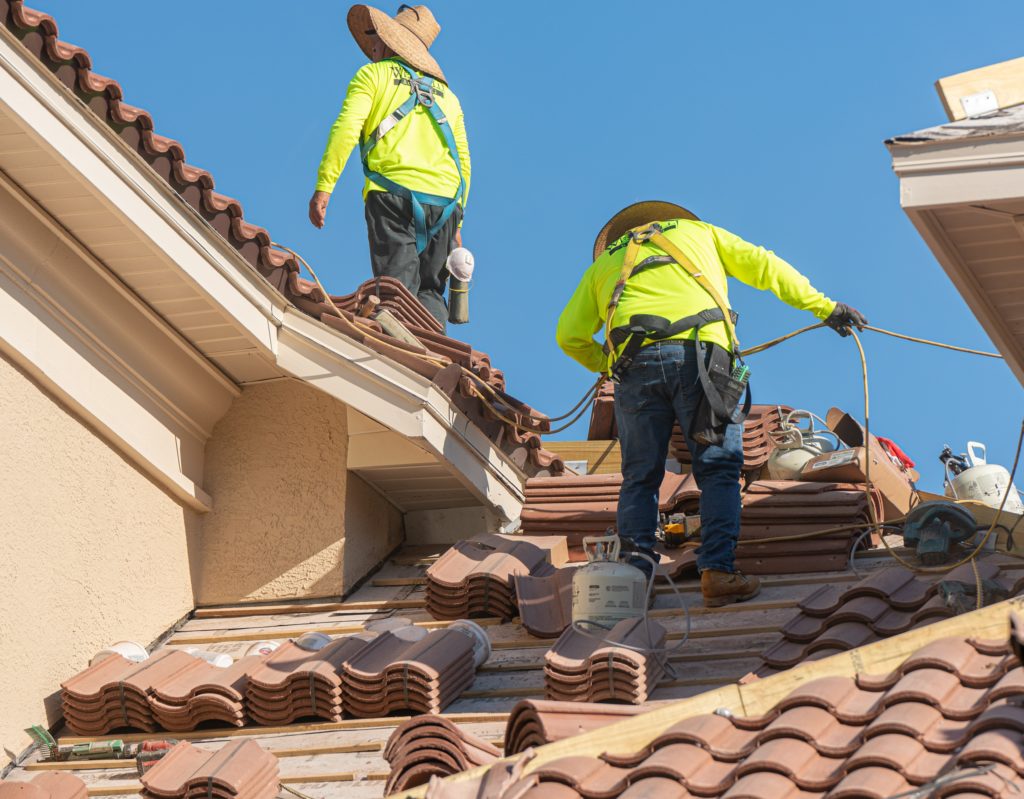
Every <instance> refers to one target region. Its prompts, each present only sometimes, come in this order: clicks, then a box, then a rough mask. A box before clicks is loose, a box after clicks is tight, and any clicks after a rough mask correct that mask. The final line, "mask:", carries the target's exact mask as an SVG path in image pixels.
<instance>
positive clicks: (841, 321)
mask: <svg viewBox="0 0 1024 799" xmlns="http://www.w3.org/2000/svg"><path fill="white" fill-rule="evenodd" d="M867 323H868V320H867V319H865V318H864V314H862V313H861V312H860V311H858V310H857V309H856V308H851V307H850V306H849V305H846V304H845V303H842V302H837V303H836V308H835V310H834V311H832V314H831V316H829V318H828V319H826V320H825V324H826V325H828V326H829V327H831V328H832V329H833V330H835V331H836V332H837V333H838V334H839V335H840V336H843V337H844V338H845V337H846V336H848V335H850V328H851V327H855V328H857V329H858V330H863V329H864V325H866V324H867Z"/></svg>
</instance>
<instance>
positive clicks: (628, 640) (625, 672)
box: [544, 619, 666, 704]
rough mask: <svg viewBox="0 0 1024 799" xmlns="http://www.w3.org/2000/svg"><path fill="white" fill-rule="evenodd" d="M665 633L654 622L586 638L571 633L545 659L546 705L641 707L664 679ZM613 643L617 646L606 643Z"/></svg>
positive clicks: (635, 622)
mask: <svg viewBox="0 0 1024 799" xmlns="http://www.w3.org/2000/svg"><path fill="white" fill-rule="evenodd" d="M665 638H666V632H665V628H664V627H662V626H661V625H660V624H658V623H657V622H656V621H654V620H648V621H647V622H646V623H645V622H644V620H643V619H624V620H623V621H620V622H619V623H618V624H616V625H615V626H614V627H613V628H612V629H611V630H608V631H605V630H602V631H600V632H595V633H587V632H583V631H582V630H579V629H576V628H574V627H569V628H567V629H566V630H565V632H564V633H562V635H561V637H559V639H558V640H557V641H556V642H555V644H554V646H552V647H551V649H549V650H548V652H547V654H545V656H544V685H545V692H546V695H547V698H548V699H557V700H569V701H578V702H607V701H618V702H631V703H633V704H642V703H643V702H645V701H647V698H648V696H649V695H650V692H651V691H652V690H653V689H654V687H655V685H656V684H657V682H658V680H659V679H660V678H661V676H662V674H663V671H664V666H663V663H662V661H661V659H660V658H658V657H657V656H655V655H648V654H645V653H644V652H642V651H639V650H640V649H642V648H647V649H660V648H662V647H664V645H665ZM607 642H613V643H607Z"/></svg>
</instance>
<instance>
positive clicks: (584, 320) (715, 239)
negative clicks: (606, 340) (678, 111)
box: [555, 219, 836, 372]
mask: <svg viewBox="0 0 1024 799" xmlns="http://www.w3.org/2000/svg"><path fill="white" fill-rule="evenodd" d="M662 225H663V226H665V228H666V230H665V235H666V236H667V237H668V238H669V240H670V241H672V242H673V243H674V244H676V245H677V246H678V247H679V248H680V249H681V250H682V251H683V252H684V253H686V254H687V255H688V256H689V257H690V260H691V261H693V264H694V265H695V266H696V267H697V268H698V269H700V270H701V271H702V272H703V273H704V275H705V276H706V277H707V278H708V280H709V281H710V282H711V284H712V285H713V286H714V287H715V288H716V289H718V291H719V293H720V294H721V295H722V298H723V299H724V300H725V301H726V302H728V301H729V294H728V281H727V277H734V278H736V279H737V280H740V281H742V282H743V283H746V284H747V285H748V286H753V287H754V288H758V289H767V290H768V291H771V292H772V293H773V294H774V295H775V296H776V297H778V298H779V299H780V300H782V301H783V302H784V303H786V304H787V305H791V306H792V307H794V308H798V309H800V310H804V311H810V312H811V313H813V314H814V315H815V316H816V317H818V318H819V319H825V318H826V317H828V316H829V314H831V313H832V311H833V310H834V309H835V307H836V304H835V302H833V301H832V300H830V299H829V298H828V297H826V296H825V295H824V294H822V293H821V292H820V291H818V290H817V289H815V288H814V287H813V286H812V285H811V284H810V281H808V280H807V278H806V277H804V276H803V275H801V274H800V273H799V272H798V271H797V270H796V269H794V268H793V267H792V266H790V265H789V264H788V263H786V262H785V261H784V260H782V259H781V258H779V257H778V256H777V255H775V253H773V252H771V251H770V250H766V249H765V248H764V247H758V246H756V245H754V244H750V243H749V242H746V241H744V240H743V239H741V238H740V237H739V236H735V235H733V234H732V233H729V232H728V231H727V230H723V229H722V228H719V227H715V226H714V225H709V224H708V223H706V222H696V221H693V220H689V219H678V220H671V221H667V222H662ZM673 225H674V227H672V226H673ZM624 242H625V237H623V238H622V239H620V240H619V241H617V242H615V243H613V244H612V245H611V246H609V248H608V249H607V250H605V251H604V252H603V253H602V254H601V256H600V257H599V258H598V259H597V260H596V261H594V263H593V264H592V265H591V266H590V268H589V269H587V271H586V272H585V273H584V274H583V278H582V279H581V280H580V283H579V285H578V286H577V287H576V291H575V292H574V293H573V295H572V298H571V299H570V300H569V303H568V305H566V306H565V310H564V311H562V315H561V317H560V318H559V320H558V329H557V331H556V333H555V337H556V339H557V341H558V345H559V346H560V347H561V348H562V350H563V351H564V352H565V353H566V354H567V355H569V356H570V357H571V358H573V359H575V360H577V361H579V362H580V363H581V364H583V366H585V367H586V368H587V369H589V370H590V371H592V372H604V371H607V370H608V368H609V366H610V365H611V362H612V360H613V359H612V358H611V357H610V356H608V355H606V354H605V353H604V351H603V350H602V347H601V345H600V344H599V343H598V342H597V341H595V340H594V334H595V333H597V331H598V330H600V329H601V328H603V327H604V324H605V319H606V315H607V312H608V302H609V301H610V300H611V296H612V292H613V291H614V289H615V283H616V282H617V281H618V279H619V275H620V273H621V272H622V261H623V258H624V257H625V254H626V248H625V246H622V245H624ZM652 255H664V253H663V252H661V250H659V249H658V248H657V247H655V246H654V245H652V244H650V243H647V244H644V245H642V246H641V247H640V252H639V254H638V255H637V259H636V262H637V263H640V262H641V261H642V260H644V259H645V258H648V257H650V256H652ZM714 307H715V302H714V300H712V299H711V297H710V296H709V295H708V293H707V292H706V291H705V290H704V289H703V288H701V287H700V285H699V284H698V283H697V281H696V280H694V279H693V278H692V277H691V276H690V275H689V274H688V273H687V272H686V271H684V270H683V268H682V267H680V266H679V265H677V264H674V263H672V264H665V265H663V266H656V267H653V268H650V269H646V270H644V271H642V272H639V273H638V274H636V275H634V276H633V277H631V278H630V279H629V280H628V281H627V282H626V288H625V291H623V293H622V297H621V298H620V300H619V304H618V307H617V308H616V309H615V315H614V317H613V319H612V327H613V328H615V327H618V326H620V325H625V324H628V323H629V319H630V317H631V316H633V315H634V314H653V315H656V316H663V317H665V318H666V319H668V320H669V321H670V322H674V321H676V320H677V319H682V318H683V317H686V316H690V315H691V314H695V313H698V312H700V311H703V310H704V309H706V308H714ZM693 337H694V331H693V330H687V331H685V332H683V333H681V334H679V335H678V336H675V337H674V338H678V339H692V338H693ZM700 337H701V340H702V341H712V342H714V343H716V344H720V345H721V346H723V347H728V346H729V337H728V333H727V332H726V329H725V325H724V324H723V323H722V322H715V323H713V324H710V325H707V326H705V327H702V328H701V336H700Z"/></svg>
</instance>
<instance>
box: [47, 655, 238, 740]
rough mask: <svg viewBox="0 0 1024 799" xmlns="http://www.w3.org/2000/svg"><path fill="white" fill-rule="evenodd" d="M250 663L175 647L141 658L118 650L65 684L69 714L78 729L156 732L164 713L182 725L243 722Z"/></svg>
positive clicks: (83, 731)
mask: <svg viewBox="0 0 1024 799" xmlns="http://www.w3.org/2000/svg"><path fill="white" fill-rule="evenodd" d="M247 662H251V660H250V659H247ZM245 668H246V667H245V666H244V665H243V666H242V667H241V669H235V668H232V669H230V670H220V669H217V668H216V667H215V666H211V665H210V664H209V663H207V662H206V661H204V660H202V659H200V658H197V657H195V656H193V655H190V654H188V653H187V652H182V651H180V650H174V649H164V650H161V651H159V652H156V653H155V654H153V655H152V656H151V657H150V658H149V659H148V660H143V661H142V662H141V663H135V662H133V661H130V660H127V659H126V658H123V657H121V656H120V655H113V656H111V657H108V658H105V659H103V660H101V661H99V662H97V663H95V664H94V665H92V666H90V667H89V668H87V669H85V670H84V671H82V672H80V673H79V674H77V675H75V676H74V677H72V678H71V679H70V680H67V681H66V682H64V683H62V684H61V704H62V707H63V711H64V719H65V721H66V722H67V725H68V727H69V728H70V729H71V730H72V731H74V732H75V733H76V734H78V735H105V734H106V733H108V732H110V731H111V730H116V729H120V728H122V727H131V728H134V729H137V730H144V731H146V732H152V731H154V730H156V729H157V727H158V724H159V723H160V722H159V719H167V720H168V721H170V722H171V723H172V725H173V726H172V727H169V728H168V729H176V730H183V729H192V728H194V727H195V726H196V725H197V724H199V723H200V722H201V721H204V720H208V719H217V720H221V721H224V722H225V723H228V724H236V725H241V723H242V719H243V713H242V708H241V705H240V703H239V702H238V699H237V697H238V696H239V692H238V690H237V686H238V684H239V683H240V682H241V683H242V684H244V672H245ZM218 672H219V673H218ZM158 691H159V692H162V693H160V694H158ZM158 716H159V719H158Z"/></svg>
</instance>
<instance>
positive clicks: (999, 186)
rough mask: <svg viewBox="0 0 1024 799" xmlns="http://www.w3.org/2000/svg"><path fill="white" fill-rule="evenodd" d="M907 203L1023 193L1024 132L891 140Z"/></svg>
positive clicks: (987, 199)
mask: <svg viewBox="0 0 1024 799" xmlns="http://www.w3.org/2000/svg"><path fill="white" fill-rule="evenodd" d="M889 149H890V151H891V152H892V156H893V160H892V165H893V171H894V172H895V173H896V175H897V176H898V177H899V179H900V204H901V205H902V206H903V208H905V209H911V208H935V207H938V206H942V205H954V204H959V203H989V202H999V201H1001V200H1013V199H1019V198H1020V197H1024V136H1020V135H1017V136H1014V137H1000V138H998V139H995V138H994V139H984V140H979V139H963V140H947V141H940V142H932V143H927V144H904V145H900V144H891V145H889Z"/></svg>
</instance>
